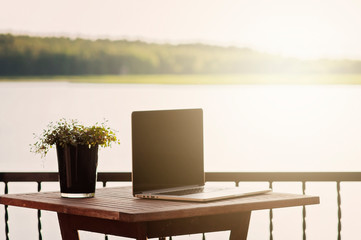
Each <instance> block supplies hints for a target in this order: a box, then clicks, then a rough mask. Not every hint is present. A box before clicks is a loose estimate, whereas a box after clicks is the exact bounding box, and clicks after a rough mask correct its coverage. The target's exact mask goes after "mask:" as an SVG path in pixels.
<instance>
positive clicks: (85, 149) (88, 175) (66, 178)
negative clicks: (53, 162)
mask: <svg viewBox="0 0 361 240" xmlns="http://www.w3.org/2000/svg"><path fill="white" fill-rule="evenodd" d="M56 152H57V155H58V167H59V178H60V192H61V196H62V197H67V198H87V197H94V194H95V184H96V177H97V165H98V145H95V146H91V147H90V148H89V146H88V145H76V146H73V145H70V144H67V145H65V146H64V147H62V146H60V145H56Z"/></svg>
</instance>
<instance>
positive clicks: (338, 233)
mask: <svg viewBox="0 0 361 240" xmlns="http://www.w3.org/2000/svg"><path fill="white" fill-rule="evenodd" d="M337 217H338V228H337V239H338V240H341V230H342V225H341V218H342V213H341V184H340V181H337Z"/></svg>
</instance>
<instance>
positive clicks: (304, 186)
mask: <svg viewBox="0 0 361 240" xmlns="http://www.w3.org/2000/svg"><path fill="white" fill-rule="evenodd" d="M302 194H303V195H306V182H305V181H302ZM302 233H303V240H306V206H305V205H303V206H302Z"/></svg>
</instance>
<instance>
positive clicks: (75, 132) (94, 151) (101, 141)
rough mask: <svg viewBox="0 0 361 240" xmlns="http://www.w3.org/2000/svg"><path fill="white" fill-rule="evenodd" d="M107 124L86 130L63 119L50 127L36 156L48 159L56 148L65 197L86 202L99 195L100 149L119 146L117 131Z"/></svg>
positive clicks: (37, 146) (36, 146) (39, 142)
mask: <svg viewBox="0 0 361 240" xmlns="http://www.w3.org/2000/svg"><path fill="white" fill-rule="evenodd" d="M106 123H107V122H106V121H104V122H103V123H100V124H99V123H96V124H95V125H92V126H89V127H87V126H84V125H82V124H80V123H79V122H78V121H77V120H66V119H64V118H63V119H60V120H59V121H57V122H55V123H53V122H51V123H49V124H48V127H47V128H46V129H44V130H43V133H42V134H41V135H40V136H37V135H35V134H34V136H35V138H36V139H37V141H36V142H35V144H33V145H32V149H31V151H32V152H35V153H40V154H41V155H42V157H45V156H46V154H47V153H48V151H49V149H50V148H52V147H53V146H54V145H55V146H56V151H57V157H58V167H59V180H60V192H61V196H62V197H67V198H86V197H93V196H94V194H95V184H96V175H97V172H96V169H97V165H98V147H110V146H111V143H113V142H116V143H119V140H118V139H117V137H116V135H115V131H114V130H112V129H110V128H109V127H107V126H106Z"/></svg>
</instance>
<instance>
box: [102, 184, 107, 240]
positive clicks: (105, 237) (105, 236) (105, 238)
mask: <svg viewBox="0 0 361 240" xmlns="http://www.w3.org/2000/svg"><path fill="white" fill-rule="evenodd" d="M106 186H107V181H103V187H106ZM104 240H108V235H107V234H105V235H104Z"/></svg>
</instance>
